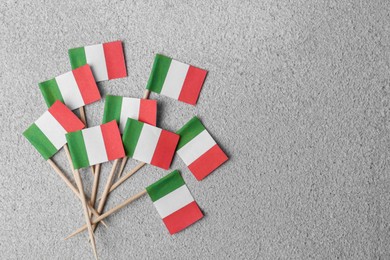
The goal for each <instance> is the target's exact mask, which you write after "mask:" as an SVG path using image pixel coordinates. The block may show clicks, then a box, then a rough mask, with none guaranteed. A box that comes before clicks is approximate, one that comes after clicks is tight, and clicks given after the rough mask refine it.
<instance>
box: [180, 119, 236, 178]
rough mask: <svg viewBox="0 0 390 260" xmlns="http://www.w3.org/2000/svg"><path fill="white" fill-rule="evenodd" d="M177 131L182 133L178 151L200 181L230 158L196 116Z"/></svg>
mask: <svg viewBox="0 0 390 260" xmlns="http://www.w3.org/2000/svg"><path fill="white" fill-rule="evenodd" d="M177 133H178V134H179V135H180V141H179V144H178V146H177V153H178V154H179V156H180V158H181V159H182V160H183V161H184V163H185V164H186V165H187V166H188V168H189V169H190V171H191V172H192V173H193V174H194V176H195V178H196V179H197V180H198V181H200V180H202V179H203V178H205V177H206V176H207V175H209V174H210V173H211V172H212V171H214V170H215V169H216V168H218V167H219V166H220V165H221V164H223V163H224V162H225V161H227V160H228V157H227V156H226V154H225V153H224V152H223V151H222V149H221V148H220V147H219V146H218V144H217V143H216V142H215V141H214V139H213V138H212V137H211V135H210V134H209V132H207V130H206V128H205V127H204V126H203V124H202V122H201V121H200V120H199V118H197V117H196V116H195V117H193V118H192V119H191V120H190V121H188V122H187V123H186V124H185V125H184V126H183V127H182V128H181V129H180V130H179V131H177Z"/></svg>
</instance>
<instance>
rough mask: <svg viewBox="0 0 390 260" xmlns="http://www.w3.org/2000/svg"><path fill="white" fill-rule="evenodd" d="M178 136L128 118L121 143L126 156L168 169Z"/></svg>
mask: <svg viewBox="0 0 390 260" xmlns="http://www.w3.org/2000/svg"><path fill="white" fill-rule="evenodd" d="M179 138H180V136H179V135H178V134H175V133H172V132H169V131H166V130H163V129H161V128H158V127H155V126H152V125H149V124H146V123H142V122H140V121H137V120H134V119H131V118H128V119H127V123H126V127H125V131H124V132H123V137H122V139H123V145H124V146H125V151H126V155H127V156H128V157H131V158H134V159H136V160H140V161H142V162H145V163H149V164H151V165H154V166H157V167H161V168H163V169H166V170H167V169H169V166H170V165H171V162H172V159H173V155H174V154H175V150H176V146H177V143H178V141H179Z"/></svg>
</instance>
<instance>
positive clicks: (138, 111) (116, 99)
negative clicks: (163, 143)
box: [103, 95, 157, 133]
mask: <svg viewBox="0 0 390 260" xmlns="http://www.w3.org/2000/svg"><path fill="white" fill-rule="evenodd" d="M127 118H132V119H135V120H138V121H141V122H144V123H147V124H150V125H154V126H155V125H156V120H157V101H156V100H151V99H139V98H128V97H120V96H111V95H107V96H106V101H105V103H104V114H103V124H104V123H107V122H109V121H112V120H116V122H117V123H118V124H119V129H120V131H121V133H123V130H124V129H125V126H126V122H127Z"/></svg>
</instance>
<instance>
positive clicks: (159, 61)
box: [146, 54, 207, 105]
mask: <svg viewBox="0 0 390 260" xmlns="http://www.w3.org/2000/svg"><path fill="white" fill-rule="evenodd" d="M206 74H207V71H206V70H203V69H199V68H196V67H194V66H191V65H188V64H185V63H182V62H180V61H177V60H174V59H171V58H168V57H166V56H164V55H161V54H157V55H156V57H155V59H154V64H153V68H152V72H151V74H150V77H149V81H148V84H147V86H146V88H147V89H148V90H150V91H152V92H155V93H159V94H161V95H164V96H168V97H171V98H174V99H177V100H180V101H182V102H185V103H188V104H191V105H195V104H196V101H197V100H198V97H199V94H200V90H201V88H202V85H203V82H204V80H205V78H206Z"/></svg>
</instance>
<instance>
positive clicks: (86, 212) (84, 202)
mask: <svg viewBox="0 0 390 260" xmlns="http://www.w3.org/2000/svg"><path fill="white" fill-rule="evenodd" d="M64 149H65V153H66V157H67V158H68V161H69V163H70V168H71V169H72V173H73V176H74V179H75V182H76V185H77V188H78V190H79V198H80V200H81V204H82V206H83V211H84V216H85V221H86V223H87V227H88V233H89V239H90V240H91V246H92V252H93V254H94V256H95V259H96V260H97V259H98V256H97V252H96V241H95V236H94V234H93V231H92V225H91V219H90V211H89V210H88V203H87V200H86V198H85V193H84V187H83V182H82V180H81V176H80V172H79V170H77V169H74V167H73V164H72V158H71V156H70V152H69V147H68V144H65V145H64ZM91 213H92V212H91Z"/></svg>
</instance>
